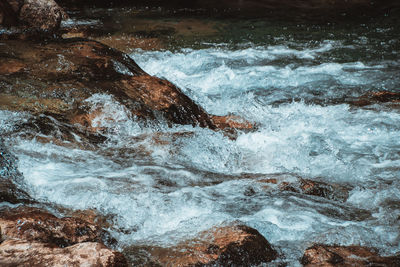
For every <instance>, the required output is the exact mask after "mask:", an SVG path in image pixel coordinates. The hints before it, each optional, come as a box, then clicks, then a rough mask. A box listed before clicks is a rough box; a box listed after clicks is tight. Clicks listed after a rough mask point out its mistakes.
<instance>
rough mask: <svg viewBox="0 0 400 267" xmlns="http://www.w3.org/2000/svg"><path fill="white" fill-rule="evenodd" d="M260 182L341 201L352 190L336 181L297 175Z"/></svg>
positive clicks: (344, 199) (286, 189)
mask: <svg viewBox="0 0 400 267" xmlns="http://www.w3.org/2000/svg"><path fill="white" fill-rule="evenodd" d="M259 182H261V183H264V184H270V185H273V187H277V188H278V189H279V190H282V191H291V192H295V193H301V194H305V195H311V196H318V197H323V198H326V199H330V200H335V201H340V202H345V201H346V200H347V198H348V197H349V190H350V188H348V187H346V186H343V185H339V184H335V183H324V182H319V181H313V180H309V179H302V178H297V177H285V176H279V177H278V178H270V179H261V180H259ZM266 188H268V186H266Z"/></svg>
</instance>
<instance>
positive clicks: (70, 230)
mask: <svg viewBox="0 0 400 267" xmlns="http://www.w3.org/2000/svg"><path fill="white" fill-rule="evenodd" d="M0 228H1V235H2V237H3V238H4V239H23V240H26V241H37V242H43V243H48V244H51V245H52V246H58V247H66V246H70V245H73V244H76V243H82V242H101V241H102V238H103V236H105V235H106V233H105V232H104V231H103V230H102V229H101V228H100V227H99V226H98V225H96V224H92V223H89V222H88V221H86V220H83V219H79V218H73V217H65V218H58V217H56V216H54V215H53V214H50V213H49V212H47V211H45V210H43V209H39V208H33V207H19V208H3V210H0Z"/></svg>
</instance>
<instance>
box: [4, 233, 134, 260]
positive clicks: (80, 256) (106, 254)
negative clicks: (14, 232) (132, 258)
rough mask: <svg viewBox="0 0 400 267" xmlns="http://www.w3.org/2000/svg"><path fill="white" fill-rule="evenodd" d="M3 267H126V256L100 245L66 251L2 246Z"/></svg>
mask: <svg viewBox="0 0 400 267" xmlns="http://www.w3.org/2000/svg"><path fill="white" fill-rule="evenodd" d="M0 265H1V266H38V267H39V266H54V267H55V266H59V267H61V266H74V267H75V266H76V267H78V266H114V267H117V266H127V263H126V260H125V258H124V256H123V255H122V254H121V253H119V252H116V251H112V250H110V249H108V248H106V247H105V246H104V245H102V244H100V243H94V242H85V243H80V244H76V245H73V246H70V247H66V248H58V247H55V246H52V245H49V244H44V243H39V242H29V241H26V240H7V241H4V242H3V243H1V245H0Z"/></svg>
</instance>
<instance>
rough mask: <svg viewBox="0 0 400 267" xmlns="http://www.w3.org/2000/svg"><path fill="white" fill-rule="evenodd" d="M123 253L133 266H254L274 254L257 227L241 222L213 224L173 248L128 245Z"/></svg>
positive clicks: (273, 257)
mask: <svg viewBox="0 0 400 267" xmlns="http://www.w3.org/2000/svg"><path fill="white" fill-rule="evenodd" d="M124 253H125V254H126V255H127V257H128V258H129V259H130V260H131V262H132V264H133V265H134V266H140V265H143V264H145V265H146V266H148V265H151V266H155V265H156V266H158V265H161V266H182V267H183V266H254V265H258V264H261V263H267V262H270V261H272V260H274V259H275V258H276V257H277V252H276V251H275V250H274V249H273V248H272V247H271V245H270V244H269V242H268V241H267V240H266V239H265V238H264V237H263V236H262V235H261V234H260V233H259V232H258V231H257V230H255V229H253V228H250V227H248V226H244V225H233V226H225V227H216V228H213V229H211V230H208V231H205V232H202V233H200V235H199V237H198V238H197V239H193V240H188V241H185V242H181V243H179V244H178V245H177V246H175V247H170V248H161V247H130V248H127V249H125V250H124Z"/></svg>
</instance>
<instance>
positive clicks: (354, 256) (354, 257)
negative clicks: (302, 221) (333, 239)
mask: <svg viewBox="0 0 400 267" xmlns="http://www.w3.org/2000/svg"><path fill="white" fill-rule="evenodd" d="M301 263H302V264H303V265H304V266H307V267H312V266H326V267H329V266H393V267H395V266H400V256H391V257H382V256H379V254H378V253H377V252H376V251H375V250H374V249H371V248H367V247H361V246H327V245H314V246H312V247H310V248H308V249H306V251H305V252H304V255H303V257H302V259H301Z"/></svg>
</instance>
